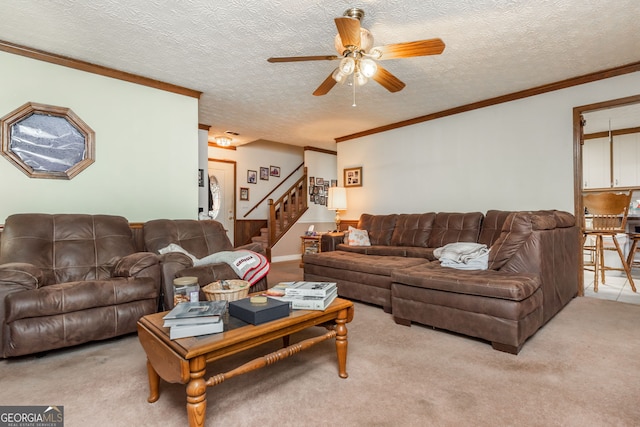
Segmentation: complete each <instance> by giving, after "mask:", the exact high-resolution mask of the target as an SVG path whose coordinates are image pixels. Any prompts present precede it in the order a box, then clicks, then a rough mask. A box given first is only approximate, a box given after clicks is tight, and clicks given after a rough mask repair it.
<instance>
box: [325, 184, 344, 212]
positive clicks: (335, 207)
mask: <svg viewBox="0 0 640 427" xmlns="http://www.w3.org/2000/svg"><path fill="white" fill-rule="evenodd" d="M327 209H329V210H332V211H343V210H346V209H347V189H346V188H344V187H329V195H328V200H327Z"/></svg>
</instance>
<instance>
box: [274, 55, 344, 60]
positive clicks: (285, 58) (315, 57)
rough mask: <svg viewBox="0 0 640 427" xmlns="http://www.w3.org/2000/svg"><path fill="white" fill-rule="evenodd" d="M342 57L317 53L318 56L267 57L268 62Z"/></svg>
mask: <svg viewBox="0 0 640 427" xmlns="http://www.w3.org/2000/svg"><path fill="white" fill-rule="evenodd" d="M334 59H340V57H339V56H336V55H317V56H282V57H272V58H269V59H267V61H268V62H298V61H332V60H334Z"/></svg>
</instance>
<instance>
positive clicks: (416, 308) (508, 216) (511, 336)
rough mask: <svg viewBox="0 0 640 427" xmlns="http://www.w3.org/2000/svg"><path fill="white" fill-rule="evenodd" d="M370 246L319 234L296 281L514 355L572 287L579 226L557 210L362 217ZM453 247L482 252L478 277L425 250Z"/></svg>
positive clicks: (563, 302) (399, 319) (565, 300)
mask: <svg viewBox="0 0 640 427" xmlns="http://www.w3.org/2000/svg"><path fill="white" fill-rule="evenodd" d="M357 228H358V229H364V230H367V232H368V234H369V238H370V240H371V246H362V247H360V246H349V245H347V244H345V243H343V236H339V235H338V236H337V235H335V234H332V235H325V236H323V237H322V253H318V254H305V255H304V278H305V280H310V281H335V282H337V283H338V294H339V295H341V296H343V297H346V298H352V299H356V300H360V301H363V302H367V303H372V304H376V305H379V306H382V307H383V309H384V310H385V311H386V312H391V313H392V314H393V318H394V320H395V321H396V323H399V324H402V325H410V324H411V322H417V323H420V324H424V325H430V326H434V327H437V328H441V329H445V330H450V331H454V332H457V333H461V334H465V335H469V336H473V337H478V338H481V339H484V340H487V341H490V342H491V343H492V345H493V347H494V348H495V349H497V350H501V351H507V352H510V353H513V354H517V353H518V352H519V351H520V349H521V348H522V345H523V344H524V342H525V341H526V339H527V338H529V337H530V336H532V335H533V334H534V333H535V332H536V331H537V330H538V329H539V328H540V327H542V326H543V325H544V324H545V323H546V322H547V321H549V319H551V317H553V316H554V315H555V314H556V313H557V312H559V311H560V310H561V309H562V308H563V307H564V306H565V305H566V304H567V303H568V302H569V301H570V300H571V299H572V298H573V297H574V296H575V295H576V294H577V290H578V269H579V264H578V262H579V256H580V253H581V251H580V243H581V242H580V236H581V234H580V229H579V227H578V226H577V225H576V222H575V218H574V216H573V215H571V214H570V213H567V212H561V211H535V212H508V211H497V210H492V211H488V212H487V213H486V214H482V213H481V212H470V213H449V212H440V213H434V212H431V213H424V214H391V215H369V214H363V215H362V216H361V217H360V220H359V222H358V226H357ZM453 242H477V243H483V244H486V245H487V247H489V248H490V252H489V263H488V269H487V270H458V269H454V268H448V267H443V266H441V265H440V262H439V261H437V260H436V257H435V256H434V254H433V252H434V250H435V249H436V248H438V247H442V246H444V245H446V244H447V243H453Z"/></svg>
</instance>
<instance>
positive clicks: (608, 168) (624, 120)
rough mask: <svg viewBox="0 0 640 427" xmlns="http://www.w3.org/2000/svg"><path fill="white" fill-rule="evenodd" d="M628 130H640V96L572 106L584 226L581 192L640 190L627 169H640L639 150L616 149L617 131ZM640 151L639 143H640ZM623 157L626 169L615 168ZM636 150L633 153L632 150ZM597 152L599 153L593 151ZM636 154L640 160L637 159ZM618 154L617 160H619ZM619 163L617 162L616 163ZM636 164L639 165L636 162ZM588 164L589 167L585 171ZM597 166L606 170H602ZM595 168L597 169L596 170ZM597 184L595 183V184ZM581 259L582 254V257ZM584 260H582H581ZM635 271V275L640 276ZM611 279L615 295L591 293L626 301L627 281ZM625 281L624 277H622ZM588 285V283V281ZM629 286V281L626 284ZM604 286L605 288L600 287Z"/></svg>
mask: <svg viewBox="0 0 640 427" xmlns="http://www.w3.org/2000/svg"><path fill="white" fill-rule="evenodd" d="M629 133H640V95H634V96H630V97H626V98H620V99H615V100H610V101H605V102H600V103H595V104H589V105H583V106H580V107H575V108H574V109H573V134H574V206H575V215H576V219H577V220H578V221H579V224H581V226H582V227H584V223H583V222H584V206H583V205H582V194H583V192H584V191H585V189H586V190H589V189H591V190H593V191H598V190H602V191H605V190H610V189H612V188H613V189H615V190H618V189H619V190H620V191H628V190H638V191H640V176H638V178H637V179H636V178H635V175H634V177H633V179H629V178H628V176H629V175H628V174H626V175H625V172H627V171H628V169H629V163H630V162H631V163H633V165H632V167H633V168H636V169H638V171H640V152H638V154H637V155H636V154H635V153H636V151H635V148H633V147H627V148H633V150H625V151H624V152H623V151H622V150H616V151H615V152H614V147H615V146H616V145H614V139H612V138H613V137H615V135H616V134H618V135H624V134H629ZM585 141H590V142H591V143H592V144H591V146H590V147H589V150H586V149H585ZM637 146H638V149H639V150H640V144H637ZM621 152H622V153H624V154H622V159H624V163H625V165H624V166H625V168H624V169H622V168H620V169H616V168H617V166H616V165H617V164H622V163H621V156H620V153H621ZM631 152H633V156H631V155H630V153H631ZM594 153H596V154H594ZM636 156H637V161H634V160H635V159H636ZM616 157H617V159H616ZM616 162H617V163H616ZM636 164H637V165H636ZM585 167H586V168H587V170H585ZM598 168H600V169H602V168H604V169H605V170H604V171H602V170H599V169H598ZM594 169H595V172H594ZM594 183H596V184H594ZM581 258H582V257H581ZM582 261H583V260H582V259H581V263H582ZM637 274H638V273H637V272H636V274H634V277H640V276H637ZM588 281H589V277H587V278H586V280H585V272H584V270H583V269H582V265H581V268H580V272H579V283H580V284H581V286H580V289H578V295H580V296H584V295H585V284H587V282H588ZM612 282H615V283H617V285H618V287H619V288H620V293H619V294H617V295H618V296H617V297H616V298H611V297H609V296H607V295H604V292H602V293H601V292H600V291H599V292H598V293H597V294H595V293H593V292H591V293H590V295H589V296H595V297H597V298H606V299H614V300H620V301H622V300H624V299H621V298H620V295H622V292H623V290H624V283H622V284H620V283H618V282H620V281H619V280H618V278H617V277H616V278H613V280H612ZM623 282H624V280H623ZM587 285H588V284H587ZM627 287H629V286H628V284H627ZM601 289H602V287H601ZM632 297H633V301H626V302H634V303H640V295H637V294H633V295H632Z"/></svg>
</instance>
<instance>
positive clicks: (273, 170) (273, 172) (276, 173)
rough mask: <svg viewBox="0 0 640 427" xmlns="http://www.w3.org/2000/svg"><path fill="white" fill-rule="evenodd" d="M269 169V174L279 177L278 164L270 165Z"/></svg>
mask: <svg viewBox="0 0 640 427" xmlns="http://www.w3.org/2000/svg"><path fill="white" fill-rule="evenodd" d="M270 169H271V176H275V177H276V178H280V166H270Z"/></svg>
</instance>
